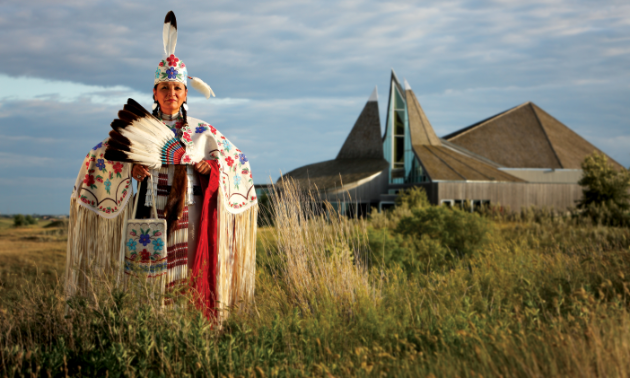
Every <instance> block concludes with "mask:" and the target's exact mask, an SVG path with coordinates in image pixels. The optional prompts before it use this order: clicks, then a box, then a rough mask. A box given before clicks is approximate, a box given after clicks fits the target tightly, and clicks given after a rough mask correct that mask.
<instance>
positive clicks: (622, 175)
mask: <svg viewBox="0 0 630 378" xmlns="http://www.w3.org/2000/svg"><path fill="white" fill-rule="evenodd" d="M582 170H583V171H584V176H583V177H582V179H581V180H580V181H579V182H578V183H579V184H580V185H582V186H583V187H584V190H583V191H582V192H583V194H584V197H583V198H582V200H580V202H579V204H578V207H580V208H587V207H589V206H590V205H592V204H595V205H598V206H602V205H604V206H607V205H614V206H615V207H617V208H619V209H621V210H628V209H630V192H629V190H630V173H629V172H628V170H626V169H622V170H620V171H618V170H615V169H614V168H613V167H612V166H611V165H610V164H608V158H606V155H604V154H598V153H596V152H595V153H593V154H592V155H589V156H587V157H586V159H584V161H583V162H582Z"/></svg>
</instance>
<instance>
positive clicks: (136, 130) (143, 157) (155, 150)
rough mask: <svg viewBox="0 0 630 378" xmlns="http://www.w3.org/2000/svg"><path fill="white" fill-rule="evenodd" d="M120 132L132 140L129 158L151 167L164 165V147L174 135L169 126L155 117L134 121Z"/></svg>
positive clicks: (155, 167)
mask: <svg viewBox="0 0 630 378" xmlns="http://www.w3.org/2000/svg"><path fill="white" fill-rule="evenodd" d="M118 132H119V133H120V134H121V135H122V136H124V137H125V138H127V139H129V141H130V142H131V145H130V149H131V151H130V152H128V153H127V154H128V155H129V158H131V159H133V160H135V161H137V162H139V163H141V164H143V165H146V166H147V167H149V168H151V169H158V168H160V167H161V166H162V161H161V154H162V147H164V145H165V144H166V142H168V141H169V140H171V139H173V137H174V136H173V132H172V131H171V130H170V129H169V128H168V127H166V126H164V124H163V123H162V122H160V121H158V120H157V119H155V118H153V117H151V118H149V117H145V118H142V119H140V120H138V121H134V122H132V123H131V125H129V126H128V127H126V128H124V129H119V130H118Z"/></svg>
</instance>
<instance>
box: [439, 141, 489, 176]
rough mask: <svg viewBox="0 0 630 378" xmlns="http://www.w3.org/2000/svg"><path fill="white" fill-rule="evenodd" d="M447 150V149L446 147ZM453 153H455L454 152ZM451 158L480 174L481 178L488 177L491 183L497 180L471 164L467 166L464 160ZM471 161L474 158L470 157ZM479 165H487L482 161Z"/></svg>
mask: <svg viewBox="0 0 630 378" xmlns="http://www.w3.org/2000/svg"><path fill="white" fill-rule="evenodd" d="M445 148H446V147H445ZM453 152H455V151H453ZM460 155H462V154H460ZM449 156H450V155H449ZM462 156H464V155H462ZM451 157H452V158H453V159H455V160H456V161H457V162H458V163H460V164H463V165H465V166H467V167H468V168H469V169H471V170H473V171H475V172H477V173H479V174H480V175H481V176H483V177H486V178H488V179H490V180H491V181H492V179H494V180H496V178H494V177H490V176H488V175H486V174H485V173H483V172H480V171H479V170H478V169H475V168H474V167H472V166H470V164H467V163H466V162H465V161H462V160H460V159H458V158H457V157H455V156H451ZM470 159H472V157H470ZM479 163H481V164H485V163H483V162H481V161H480V162H479ZM486 165H487V164H486Z"/></svg>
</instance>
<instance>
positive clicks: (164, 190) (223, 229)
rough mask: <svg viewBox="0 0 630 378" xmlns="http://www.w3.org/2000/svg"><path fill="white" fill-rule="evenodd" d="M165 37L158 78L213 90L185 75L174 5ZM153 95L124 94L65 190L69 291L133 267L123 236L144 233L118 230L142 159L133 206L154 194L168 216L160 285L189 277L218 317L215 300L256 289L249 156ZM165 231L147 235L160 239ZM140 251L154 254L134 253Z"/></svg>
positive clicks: (230, 300) (229, 300)
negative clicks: (140, 100) (149, 105)
mask: <svg viewBox="0 0 630 378" xmlns="http://www.w3.org/2000/svg"><path fill="white" fill-rule="evenodd" d="M163 40H164V53H165V56H164V59H162V60H161V61H160V63H159V65H158V68H157V70H156V71H155V78H154V85H157V84H159V83H161V82H164V81H176V82H180V83H182V84H184V85H187V84H188V79H191V84H192V86H193V88H195V89H198V90H199V91H200V92H202V93H203V94H204V95H205V96H206V98H209V97H210V96H211V95H214V93H213V92H212V89H210V87H209V86H208V85H207V84H205V83H204V82H203V81H201V80H199V79H197V78H193V77H189V76H188V72H187V71H188V70H187V67H186V65H185V64H184V62H182V61H181V60H180V59H179V58H177V57H176V56H175V45H176V43H177V23H176V20H175V15H174V14H173V12H169V13H168V14H167V16H166V19H165V23H164V31H163ZM157 105H158V104H157V103H154V106H153V113H149V112H148V111H146V110H144V108H142V107H141V106H140V105H139V104H137V103H136V102H135V101H133V100H132V99H129V101H128V103H127V104H126V105H125V107H124V109H123V110H121V111H120V112H119V114H118V119H115V120H114V121H113V122H112V124H111V128H112V130H111V131H110V137H109V138H107V139H105V140H103V141H102V142H100V143H98V144H97V145H96V146H94V148H92V150H91V151H90V152H89V153H88V154H87V156H86V157H85V160H84V161H83V164H82V166H81V170H80V171H79V175H78V176H77V180H76V183H75V185H74V189H73V192H72V195H71V197H70V225H69V234H68V247H67V264H66V294H67V295H68V296H72V295H75V294H81V293H84V294H85V293H87V292H88V291H89V290H90V289H91V288H90V285H91V284H92V282H93V281H92V280H93V278H94V277H97V276H99V275H121V276H124V275H123V274H122V273H129V272H127V271H126V270H125V256H124V255H123V254H121V245H122V246H124V245H125V243H128V248H130V247H133V248H136V246H140V244H138V242H140V243H145V244H144V245H146V243H148V242H149V241H150V240H139V239H138V240H136V239H137V238H135V236H136V235H132V237H129V235H125V232H126V231H125V230H123V225H124V223H125V220H126V219H128V218H129V217H130V216H131V208H132V204H133V201H130V199H131V197H132V185H131V184H132V181H131V171H132V165H133V164H134V163H135V164H141V165H144V166H147V167H148V168H149V169H150V171H151V176H152V177H153V180H152V181H153V184H152V185H151V184H150V181H149V180H146V179H145V180H144V181H143V182H142V183H141V184H140V185H139V193H138V195H139V196H140V197H139V201H140V202H139V203H140V205H142V206H139V210H138V213H139V214H142V213H143V212H144V213H147V214H148V211H149V209H150V207H151V204H152V201H151V199H152V198H155V199H157V200H156V208H157V213H158V216H159V217H160V218H165V219H167V222H168V237H167V238H166V239H167V240H166V249H167V272H166V289H167V290H168V289H169V288H173V287H175V286H178V285H189V286H190V287H192V288H193V289H194V291H195V294H196V295H197V298H198V302H197V304H198V305H199V306H200V307H202V308H203V309H204V311H205V313H206V315H207V316H211V315H213V314H214V315H215V316H217V317H218V318H219V319H222V318H224V317H225V315H226V311H221V310H225V309H227V308H229V307H231V306H232V305H234V304H235V303H237V302H238V301H240V300H247V299H249V298H251V297H252V295H253V290H254V275H255V274H254V270H255V258H256V220H257V210H258V206H257V198H256V192H255V189H254V183H253V178H252V172H251V169H250V166H249V161H248V159H247V157H246V156H245V154H244V153H243V152H242V151H241V150H239V149H238V148H237V147H236V146H234V144H232V143H231V142H230V141H229V140H228V139H227V138H226V137H225V136H224V135H223V134H221V133H220V132H219V131H218V130H217V129H216V128H214V127H213V126H212V125H210V124H209V123H207V122H204V121H202V120H200V119H196V118H192V117H188V115H187V111H186V110H187V105H186V104H184V106H183V109H182V111H181V113H180V114H178V115H175V116H174V117H170V116H167V115H163V114H162V113H161V111H160V109H159V106H157ZM105 130H106V129H104V130H103V131H105ZM201 160H205V161H207V162H208V163H209V164H210V166H211V167H212V169H211V171H210V174H209V175H200V174H198V173H197V172H195V171H194V170H193V165H194V164H195V163H198V162H200V161H201ZM140 239H141V238H140ZM161 240H162V239H159V241H158V240H157V239H156V240H153V242H154V243H158V244H157V246H159V247H161V245H159V243H162V241H161ZM138 258H140V259H143V258H146V259H150V258H151V256H149V255H148V254H147V255H146V256H144V255H143V254H142V253H139V254H138ZM216 309H218V310H219V311H218V312H215V310H216Z"/></svg>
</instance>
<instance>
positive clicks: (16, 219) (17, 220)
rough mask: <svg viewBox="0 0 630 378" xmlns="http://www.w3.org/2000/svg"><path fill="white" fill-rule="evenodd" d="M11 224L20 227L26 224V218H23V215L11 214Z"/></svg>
mask: <svg viewBox="0 0 630 378" xmlns="http://www.w3.org/2000/svg"><path fill="white" fill-rule="evenodd" d="M13 225H14V226H15V227H22V226H26V225H28V222H27V221H26V218H24V215H22V214H18V215H14V216H13Z"/></svg>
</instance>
